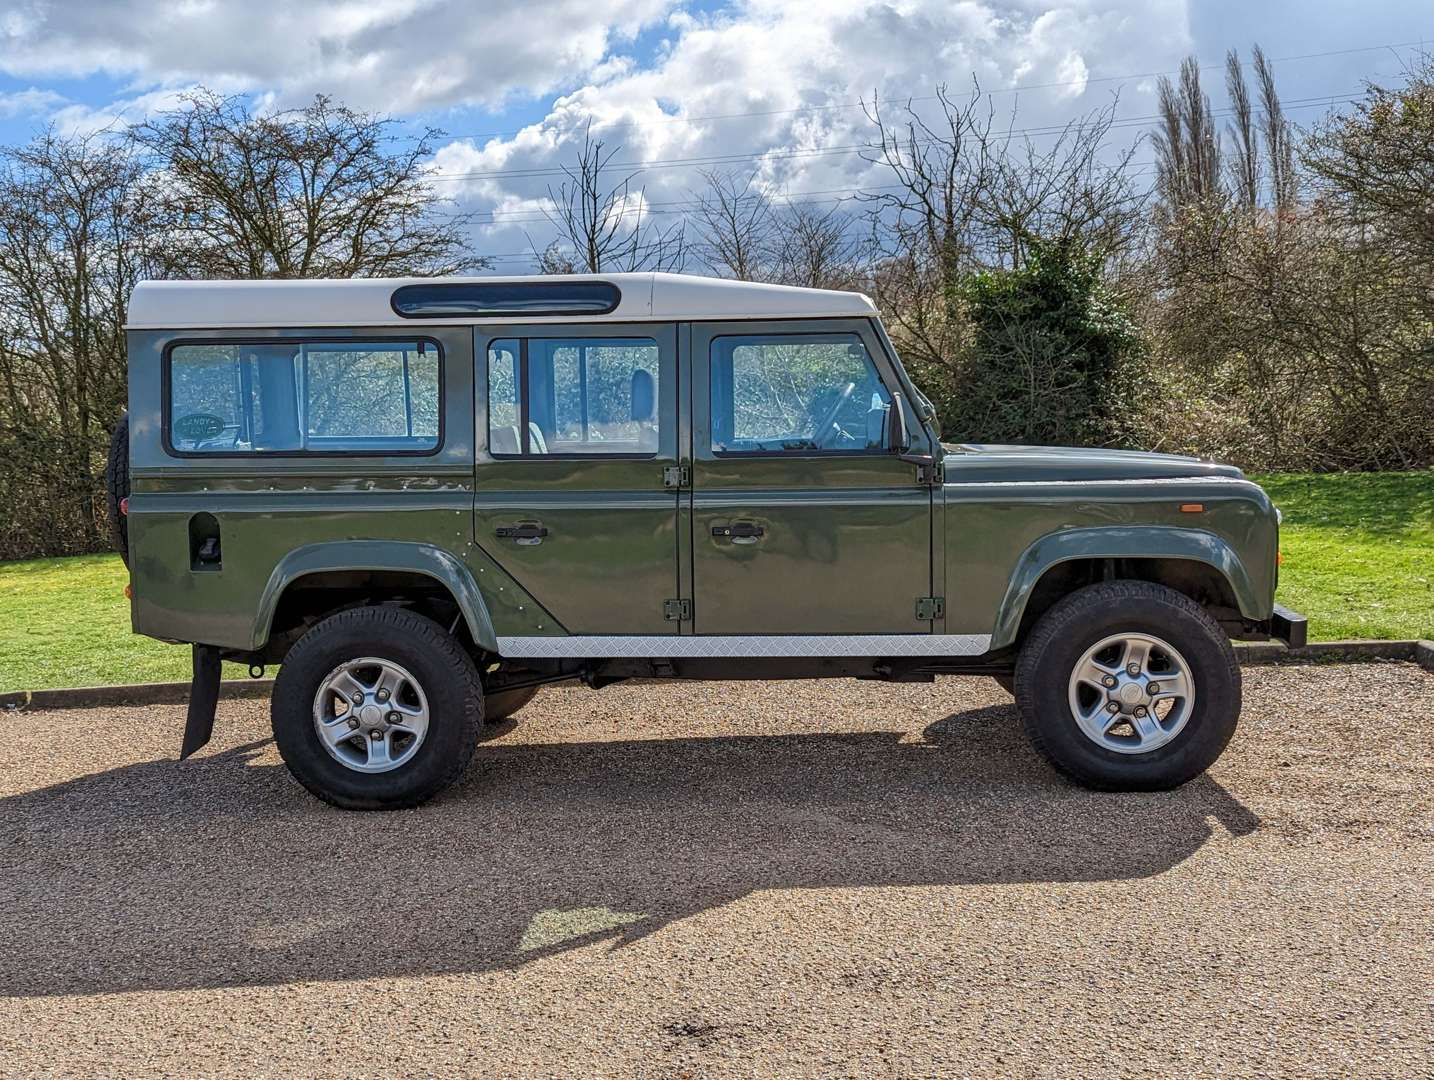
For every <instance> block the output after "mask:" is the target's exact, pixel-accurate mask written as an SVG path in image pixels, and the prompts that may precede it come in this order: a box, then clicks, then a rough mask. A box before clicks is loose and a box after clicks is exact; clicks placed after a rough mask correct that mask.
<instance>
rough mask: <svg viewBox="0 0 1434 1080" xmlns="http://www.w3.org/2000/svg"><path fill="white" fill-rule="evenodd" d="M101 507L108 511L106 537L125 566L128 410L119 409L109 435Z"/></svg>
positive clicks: (126, 562)
mask: <svg viewBox="0 0 1434 1080" xmlns="http://www.w3.org/2000/svg"><path fill="white" fill-rule="evenodd" d="M105 496H106V498H105V507H106V509H108V510H109V515H110V538H111V540H113V541H114V545H115V550H116V551H118V552H119V555H120V558H121V559H123V560H124V564H125V565H126V566H128V565H129V521H128V519H127V518H126V517H125V507H127V505H128V500H129V413H127V412H123V413H120V418H119V423H118V424H116V425H115V430H114V434H112V435H111V436H110V456H109V459H108V460H107V461H106V462H105Z"/></svg>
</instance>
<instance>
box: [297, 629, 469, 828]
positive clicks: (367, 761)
mask: <svg viewBox="0 0 1434 1080" xmlns="http://www.w3.org/2000/svg"><path fill="white" fill-rule="evenodd" d="M271 716H272V720H273V725H274V740H275V742H276V743H278V746H279V753H280V755H282V757H283V759H284V763H285V764H286V765H288V767H289V771H290V772H292V773H293V774H294V777H295V778H296V779H297V780H298V781H299V783H301V784H303V785H304V787H306V788H308V789H309V791H310V792H312V793H313V794H314V795H317V796H318V797H319V798H320V799H323V800H324V801H325V802H329V803H333V804H334V805H335V806H341V807H343V808H344V809H347V810H396V809H400V808H403V807H409V806H417V805H418V804H419V803H421V802H424V801H425V800H427V799H429V798H431V797H432V796H434V795H435V794H437V793H438V792H439V791H441V790H442V789H443V788H445V787H447V786H448V785H449V784H451V783H452V782H453V781H454V780H456V779H457V778H458V777H459V776H460V775H461V774H462V772H463V770H464V769H465V768H466V767H467V765H468V762H469V761H470V760H471V758H472V757H473V750H474V747H475V746H476V745H477V742H478V731H479V728H480V727H481V726H482V720H483V689H482V685H481V683H480V681H479V678H478V670H477V668H475V667H474V666H473V661H472V660H471V659H470V658H469V656H468V654H467V653H466V652H464V651H463V649H462V648H461V647H460V646H459V645H458V643H457V642H456V641H455V640H454V639H453V637H452V636H451V635H449V634H447V633H445V632H444V630H443V628H442V627H440V626H439V625H438V624H437V623H434V622H432V621H431V620H429V619H425V618H423V617H422V616H421V615H415V614H414V613H413V612H411V611H405V610H403V609H401V608H394V607H364V608H353V609H351V610H349V611H343V612H340V613H339V614H337V615H333V616H330V617H329V618H327V619H325V620H323V621H322V622H320V623H319V624H317V625H316V626H314V628H313V629H311V630H310V631H309V632H308V633H307V634H305V635H304V636H303V637H302V638H300V639H299V641H298V643H297V644H296V645H295V646H294V647H293V649H291V650H290V651H289V654H288V656H286V657H285V658H284V663H283V666H282V667H280V668H279V677H278V678H277V679H276V680H275V681H274V698H273V705H272V711H271Z"/></svg>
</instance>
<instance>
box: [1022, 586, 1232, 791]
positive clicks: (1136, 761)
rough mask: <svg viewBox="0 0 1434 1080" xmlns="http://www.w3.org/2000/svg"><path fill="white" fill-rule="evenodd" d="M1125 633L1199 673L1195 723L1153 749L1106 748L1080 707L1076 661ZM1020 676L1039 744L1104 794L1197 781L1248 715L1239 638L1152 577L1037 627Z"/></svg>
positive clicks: (1056, 611) (1051, 615)
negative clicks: (1235, 642)
mask: <svg viewBox="0 0 1434 1080" xmlns="http://www.w3.org/2000/svg"><path fill="white" fill-rule="evenodd" d="M1119 633H1141V634H1148V635H1151V636H1154V637H1157V638H1160V639H1162V640H1164V641H1166V642H1168V643H1169V644H1170V645H1171V646H1173V647H1174V648H1175V649H1176V650H1178V651H1179V652H1180V653H1181V655H1182V656H1183V657H1184V658H1185V661H1186V664H1187V665H1188V666H1189V668H1190V671H1191V678H1192V681H1193V684H1194V689H1195V695H1194V706H1193V708H1191V710H1190V715H1189V718H1188V719H1187V720H1186V722H1185V726H1184V727H1183V728H1182V729H1181V730H1180V731H1179V733H1178V734H1177V735H1176V736H1175V737H1174V738H1173V739H1172V740H1171V741H1170V742H1167V743H1166V744H1165V745H1163V746H1159V747H1157V748H1156V749H1154V750H1151V751H1149V752H1148V753H1143V754H1141V753H1120V752H1117V751H1114V750H1110V749H1107V748H1106V747H1104V746H1101V745H1098V744H1097V743H1096V742H1095V741H1094V740H1093V739H1091V738H1088V737H1087V736H1086V735H1085V734H1084V733H1082V731H1081V730H1080V727H1079V726H1078V725H1077V723H1076V720H1075V717H1074V716H1073V715H1072V713H1071V707H1070V703H1069V700H1068V688H1069V680H1070V675H1071V671H1072V670H1073V669H1074V667H1075V664H1076V663H1077V661H1079V660H1080V658H1081V656H1082V655H1083V654H1084V653H1085V651H1086V650H1087V649H1088V648H1090V647H1091V646H1093V645H1095V644H1096V643H1097V642H1099V641H1101V640H1102V639H1103V638H1105V637H1108V636H1110V635H1114V634H1119ZM1016 673H1017V674H1016V686H1017V694H1016V703H1017V705H1018V706H1019V708H1020V712H1021V719H1022V722H1023V723H1024V725H1025V729H1026V734H1027V736H1028V737H1029V738H1030V740H1031V745H1032V746H1034V747H1035V748H1036V750H1037V751H1038V752H1039V753H1040V754H1041V755H1042V756H1043V757H1044V758H1045V759H1046V760H1047V761H1049V762H1050V763H1051V764H1052V765H1053V766H1055V767H1056V768H1057V769H1058V770H1060V771H1061V772H1063V773H1065V774H1066V775H1067V776H1069V777H1070V778H1071V779H1073V780H1074V781H1076V782H1077V783H1079V784H1081V785H1083V786H1085V787H1089V788H1095V789H1097V790H1101V791H1164V790H1167V789H1169V788H1175V787H1179V786H1180V785H1181V784H1184V783H1186V782H1187V781H1189V780H1193V779H1194V778H1195V777H1197V776H1199V775H1200V774H1201V773H1203V772H1204V771H1205V770H1206V769H1207V768H1209V767H1210V766H1211V765H1212V764H1213V763H1214V762H1215V759H1216V758H1218V757H1219V756H1220V754H1221V752H1222V751H1223V750H1224V749H1225V746H1226V744H1228V743H1229V741H1230V738H1231V736H1233V735H1234V734H1235V724H1236V722H1237V720H1238V719H1239V715H1240V667H1239V665H1238V664H1237V663H1236V661H1235V650H1234V649H1233V648H1232V647H1231V645H1230V640H1229V638H1228V637H1227V636H1226V635H1225V633H1224V632H1223V631H1222V630H1221V629H1220V626H1219V624H1218V623H1216V622H1215V620H1214V619H1212V618H1211V617H1210V615H1209V614H1208V613H1207V612H1206V611H1205V609H1204V608H1202V607H1201V606H1200V605H1199V604H1197V603H1195V602H1194V601H1193V600H1191V599H1190V598H1189V597H1187V596H1183V595H1182V594H1180V593H1178V592H1175V591H1174V590H1173V589H1168V588H1165V587H1164V586H1162V585H1155V584H1151V583H1150V582H1145V581H1108V582H1103V583H1101V584H1098V585H1091V586H1088V587H1087V588H1084V589H1081V590H1080V591H1079V592H1076V593H1072V594H1071V595H1070V596H1068V597H1066V598H1065V599H1064V600H1061V601H1060V602H1059V603H1057V604H1056V605H1055V606H1054V607H1053V608H1051V609H1050V611H1048V612H1046V613H1045V614H1044V615H1043V616H1042V617H1041V619H1040V621H1039V622H1037V623H1036V625H1035V628H1034V629H1033V630H1032V631H1031V634H1030V636H1029V638H1028V639H1027V640H1026V643H1025V645H1024V646H1023V647H1022V649H1021V655H1020V658H1019V660H1018V662H1017V667H1016Z"/></svg>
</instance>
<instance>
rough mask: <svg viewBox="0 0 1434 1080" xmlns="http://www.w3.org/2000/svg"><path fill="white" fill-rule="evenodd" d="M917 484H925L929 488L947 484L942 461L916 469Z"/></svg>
mask: <svg viewBox="0 0 1434 1080" xmlns="http://www.w3.org/2000/svg"><path fill="white" fill-rule="evenodd" d="M916 482H917V483H918V484H925V485H927V486H928V487H940V486H941V485H942V484H944V483H945V482H946V468H945V466H944V465H943V464H942V463H941V462H940V461H933V462H932V463H931V464H929V465H919V466H917V469H916Z"/></svg>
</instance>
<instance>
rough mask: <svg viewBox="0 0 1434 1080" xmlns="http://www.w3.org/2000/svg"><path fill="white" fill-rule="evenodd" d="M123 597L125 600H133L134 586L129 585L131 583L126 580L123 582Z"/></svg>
mask: <svg viewBox="0 0 1434 1080" xmlns="http://www.w3.org/2000/svg"><path fill="white" fill-rule="evenodd" d="M124 598H125V599H126V600H133V599H134V586H133V585H131V584H129V583H128V582H126V583H125V587H124Z"/></svg>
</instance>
